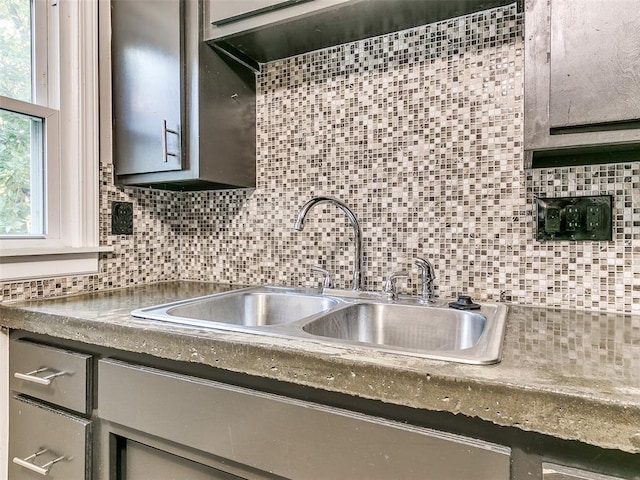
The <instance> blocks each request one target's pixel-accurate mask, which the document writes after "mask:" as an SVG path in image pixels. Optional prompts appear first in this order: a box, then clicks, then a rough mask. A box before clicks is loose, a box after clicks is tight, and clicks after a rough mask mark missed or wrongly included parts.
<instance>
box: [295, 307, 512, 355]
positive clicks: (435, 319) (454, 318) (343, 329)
mask: <svg viewBox="0 0 640 480" xmlns="http://www.w3.org/2000/svg"><path fill="white" fill-rule="evenodd" d="M478 312H480V313H478ZM504 317H506V307H504V306H501V305H485V306H483V308H482V310H480V311H460V310H454V309H451V308H446V307H431V306H422V305H404V304H395V303H357V304H352V305H347V306H343V307H341V308H337V309H334V310H332V311H330V312H328V313H326V314H325V315H322V316H320V317H318V318H316V319H314V320H311V321H309V322H308V323H306V324H305V325H304V326H303V327H302V329H303V331H305V332H307V333H309V334H311V335H314V336H319V337H325V338H328V339H331V340H332V341H338V342H341V343H348V344H360V345H366V346H370V347H375V348H378V349H380V350H387V351H394V352H401V353H410V354H414V355H419V356H423V357H429V358H437V359H442V360H454V361H463V362H465V363H477V364H486V363H495V362H497V361H499V359H500V351H501V346H502V337H503V333H504Z"/></svg>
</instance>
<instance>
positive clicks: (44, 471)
mask: <svg viewBox="0 0 640 480" xmlns="http://www.w3.org/2000/svg"><path fill="white" fill-rule="evenodd" d="M48 451H49V450H47V449H46V448H45V449H43V450H40V451H39V452H36V453H34V454H33V455H29V456H28V457H27V458H18V457H13V463H15V464H17V465H20V466H21V467H24V468H27V469H29V470H31V471H32V472H36V473H38V474H40V475H49V470H50V469H51V467H52V466H53V464H54V463H58V462H60V461H62V460H64V458H65V457H64V455H62V456H61V457H58V458H54V459H53V460H51V461H50V462H47V463H45V464H44V465H42V466H40V465H36V464H35V463H33V462H32V460H35V459H36V458H37V457H38V456H40V455H42V454H43V453H47V452H48ZM52 453H53V452H52Z"/></svg>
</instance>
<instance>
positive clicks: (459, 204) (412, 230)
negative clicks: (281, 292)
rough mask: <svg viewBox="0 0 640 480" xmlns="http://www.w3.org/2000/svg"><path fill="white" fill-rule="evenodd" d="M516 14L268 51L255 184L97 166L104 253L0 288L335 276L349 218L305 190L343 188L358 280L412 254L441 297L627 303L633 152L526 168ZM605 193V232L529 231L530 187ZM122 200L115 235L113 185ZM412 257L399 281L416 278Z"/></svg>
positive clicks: (637, 174) (376, 280)
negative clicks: (185, 179) (318, 268)
mask: <svg viewBox="0 0 640 480" xmlns="http://www.w3.org/2000/svg"><path fill="white" fill-rule="evenodd" d="M522 124H523V18H522V14H521V13H518V12H517V10H516V8H515V6H510V7H501V8H497V9H493V10H488V11H486V12H480V13H477V14H473V15H469V16H466V17H461V18H457V19H453V20H450V21H444V22H440V23H436V24H432V25H427V26H421V27H417V28H414V29H410V30H406V31H402V32H395V33H392V34H389V35H383V36H380V37H376V38H372V39H367V40H363V41H359V42H353V43H349V44H345V45H340V46H337V47H332V48H329V49H325V50H320V51H317V52H311V53H307V54H304V55H300V56H298V57H293V58H289V59H285V60H279V61H276V62H272V63H270V64H267V65H266V66H265V69H264V71H263V73H261V74H260V75H259V76H258V77H257V170H258V173H257V187H256V188H255V189H251V190H231V191H217V192H197V193H182V194H175V193H166V192H159V191H150V190H142V189H119V188H116V187H114V186H113V181H112V177H113V171H112V166H111V165H110V163H109V162H103V163H104V164H103V165H102V166H101V179H102V184H101V225H100V231H101V242H102V244H104V245H112V246H113V247H114V252H113V253H110V254H105V255H103V256H102V259H101V262H100V272H99V273H98V274H96V275H91V276H80V277H73V278H64V279H47V280H35V281H29V282H20V283H11V284H4V285H0V288H2V299H3V300H5V301H6V300H14V299H23V298H32V297H47V296H57V295H64V294H68V293H76V292H80V291H90V290H97V289H104V288H114V287H120V286H125V285H131V284H137V283H149V282H156V281H162V280H167V279H176V278H181V279H188V280H210V281H217V282H223V283H235V284H256V283H270V284H274V283H275V284H286V285H307V286H313V285H316V284H317V283H318V278H317V277H316V276H315V274H313V273H312V272H311V271H310V267H311V266H312V265H315V264H321V265H324V266H325V267H326V268H328V269H329V270H331V271H332V272H334V273H335V274H336V276H337V283H338V285H339V286H343V287H348V286H349V285H350V281H351V270H352V265H353V257H354V253H353V245H352V237H353V232H352V229H351V227H350V225H349V224H348V223H347V222H346V220H345V218H344V215H342V214H341V213H340V212H339V211H338V210H336V209H335V208H333V207H326V208H318V209H317V210H315V211H313V212H312V213H311V214H310V216H309V220H308V223H307V225H306V227H305V229H304V231H302V232H296V231H294V230H293V222H294V218H295V214H296V211H297V209H298V208H299V207H300V206H301V205H302V204H303V203H304V202H305V201H306V200H308V199H309V198H311V197H313V196H316V195H331V196H335V197H338V198H340V199H342V200H343V201H345V202H346V203H347V204H349V205H350V206H351V207H352V208H353V210H354V212H355V213H356V214H357V216H358V218H359V219H360V221H361V224H362V228H363V233H364V239H363V240H364V245H363V247H364V256H365V264H364V278H365V282H366V287H367V288H369V289H379V288H380V286H381V283H382V280H383V278H384V276H385V275H386V274H387V273H388V272H390V271H391V270H399V269H411V262H412V259H413V258H414V257H416V256H420V257H425V258H428V259H429V260H431V261H432V262H433V263H434V266H435V269H436V276H437V287H438V291H439V293H440V295H441V296H443V297H450V296H453V295H456V294H457V293H462V292H466V293H470V294H471V295H473V296H474V297H475V298H477V299H480V300H500V299H502V300H506V301H512V302H515V303H520V304H530V305H540V306H548V307H561V308H575V309H584V310H607V311H614V312H626V313H631V312H639V311H640V228H638V227H639V226H640V207H638V205H640V193H639V192H640V164H638V163H628V164H617V165H597V166H584V167H567V168H560V169H541V170H527V169H525V168H524V166H523V164H524V161H523V138H522V135H523V130H522ZM600 194H610V195H613V196H614V240H613V241H612V242H596V243H570V242H569V243H552V242H550V243H540V242H537V241H536V240H534V238H535V235H534V234H535V232H534V228H535V226H534V211H535V210H534V198H535V196H574V195H600ZM111 200H122V201H131V202H133V203H134V212H135V213H134V235H133V236H132V237H125V236H122V237H120V236H111V235H109V234H108V231H109V225H110V217H109V215H110V213H109V202H110V201H111ZM417 281H418V271H417V269H415V268H414V269H412V270H411V277H410V279H408V280H405V281H401V282H400V283H399V286H400V289H401V290H403V291H407V292H411V291H415V289H416V284H417Z"/></svg>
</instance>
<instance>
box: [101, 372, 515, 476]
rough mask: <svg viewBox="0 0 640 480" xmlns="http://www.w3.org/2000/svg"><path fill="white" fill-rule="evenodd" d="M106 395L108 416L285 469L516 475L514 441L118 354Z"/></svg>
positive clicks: (105, 375) (292, 472) (290, 472)
mask: <svg viewBox="0 0 640 480" xmlns="http://www.w3.org/2000/svg"><path fill="white" fill-rule="evenodd" d="M98 395H99V399H98V407H99V416H100V418H101V419H105V420H108V421H111V422H114V423H117V424H119V425H122V426H125V427H129V428H132V429H135V430H137V431H139V432H144V433H147V434H150V435H155V436H157V437H159V438H163V439H166V440H169V441H172V442H175V443H178V444H180V445H184V446H187V447H192V448H195V449H198V450H200V451H203V452H207V453H210V454H213V455H216V456H219V457H222V458H226V459H230V460H233V461H235V462H238V463H240V464H243V465H247V466H250V467H253V468H256V469H258V470H262V471H266V472H270V473H272V474H274V475H278V476H280V477H285V478H291V479H299V478H304V479H334V478H366V479H368V480H376V479H379V480H383V479H384V480H386V479H389V478H401V479H403V480H410V479H424V478H437V479H438V480H458V479H461V478H473V479H475V480H508V479H509V476H510V470H509V469H510V450H509V449H508V448H506V447H502V446H499V445H494V444H489V443H486V442H482V441H478V440H475V439H471V438H465V437H461V436H459V435H451V434H447V433H443V432H437V431H434V430H429V429H426V428H417V427H413V426H409V425H404V424H401V423H399V422H391V421H387V420H383V419H380V418H376V417H372V416H367V415H362V414H357V413H353V412H349V411H346V410H341V409H337V408H329V407H325V406H322V405H318V404H314V403H310V402H303V401H299V400H294V399H291V398H287V397H282V396H278V395H273V394H265V393H262V392H257V391H254V390H249V389H246V388H240V387H234V386H230V385H225V384H222V383H218V382H212V381H208V380H202V379H198V378H194V377H188V376H184V375H177V374H173V373H169V372H164V371H160V370H155V369H151V368H146V367H138V366H134V365H129V364H126V363H122V362H118V361H114V360H100V361H99V362H98ZM425 472H428V474H429V475H431V477H425Z"/></svg>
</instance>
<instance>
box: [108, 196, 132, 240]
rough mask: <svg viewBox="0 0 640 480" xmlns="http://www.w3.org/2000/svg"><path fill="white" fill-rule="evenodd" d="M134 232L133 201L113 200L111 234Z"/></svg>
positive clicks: (129, 233)
mask: <svg viewBox="0 0 640 480" xmlns="http://www.w3.org/2000/svg"><path fill="white" fill-rule="evenodd" d="M132 234H133V203H131V202H111V235H132Z"/></svg>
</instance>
